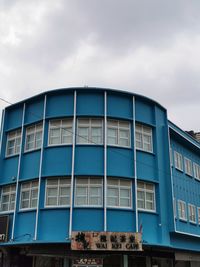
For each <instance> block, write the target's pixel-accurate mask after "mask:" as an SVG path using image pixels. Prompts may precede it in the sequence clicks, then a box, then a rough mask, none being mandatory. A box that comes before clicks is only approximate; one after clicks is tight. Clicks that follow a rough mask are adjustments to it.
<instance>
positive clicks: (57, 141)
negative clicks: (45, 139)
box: [49, 137, 60, 145]
mask: <svg viewBox="0 0 200 267" xmlns="http://www.w3.org/2000/svg"><path fill="white" fill-rule="evenodd" d="M49 144H50V145H58V144H60V137H51V138H50V140H49Z"/></svg>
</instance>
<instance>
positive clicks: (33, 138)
mask: <svg viewBox="0 0 200 267" xmlns="http://www.w3.org/2000/svg"><path fill="white" fill-rule="evenodd" d="M42 130H43V126H42V123H38V124H35V125H33V126H30V127H27V128H26V145H25V151H30V150H34V149H37V148H41V145H42Z"/></svg>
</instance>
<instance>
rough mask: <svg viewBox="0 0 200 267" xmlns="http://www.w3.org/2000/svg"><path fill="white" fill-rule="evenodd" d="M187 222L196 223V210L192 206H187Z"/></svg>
mask: <svg viewBox="0 0 200 267" xmlns="http://www.w3.org/2000/svg"><path fill="white" fill-rule="evenodd" d="M188 212H189V221H190V222H192V223H196V208H195V206H194V205H191V204H188Z"/></svg>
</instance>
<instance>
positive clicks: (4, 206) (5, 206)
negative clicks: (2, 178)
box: [1, 203, 9, 211]
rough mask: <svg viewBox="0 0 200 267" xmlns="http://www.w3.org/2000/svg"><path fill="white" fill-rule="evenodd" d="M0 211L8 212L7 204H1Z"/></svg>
mask: <svg viewBox="0 0 200 267" xmlns="http://www.w3.org/2000/svg"><path fill="white" fill-rule="evenodd" d="M1 210H2V211H8V210H9V204H8V203H5V204H4V203H3V204H2V209H1Z"/></svg>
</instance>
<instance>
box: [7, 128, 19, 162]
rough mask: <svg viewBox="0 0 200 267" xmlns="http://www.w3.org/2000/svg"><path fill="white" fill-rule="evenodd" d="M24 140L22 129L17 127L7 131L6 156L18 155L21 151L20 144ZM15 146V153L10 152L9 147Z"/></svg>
mask: <svg viewBox="0 0 200 267" xmlns="http://www.w3.org/2000/svg"><path fill="white" fill-rule="evenodd" d="M21 141H22V131H21V129H17V130H14V131H11V132H8V133H7V142H6V157H11V156H14V155H18V154H19V153H20V146H21ZM11 142H14V144H13V146H12V147H9V145H10V143H11ZM10 148H13V150H14V152H13V153H8V151H9V149H10Z"/></svg>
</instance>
